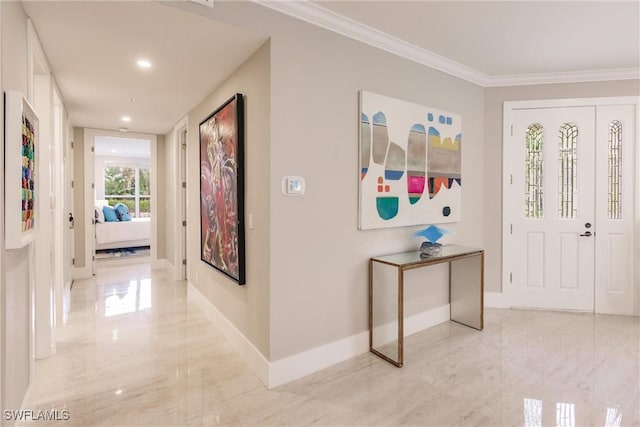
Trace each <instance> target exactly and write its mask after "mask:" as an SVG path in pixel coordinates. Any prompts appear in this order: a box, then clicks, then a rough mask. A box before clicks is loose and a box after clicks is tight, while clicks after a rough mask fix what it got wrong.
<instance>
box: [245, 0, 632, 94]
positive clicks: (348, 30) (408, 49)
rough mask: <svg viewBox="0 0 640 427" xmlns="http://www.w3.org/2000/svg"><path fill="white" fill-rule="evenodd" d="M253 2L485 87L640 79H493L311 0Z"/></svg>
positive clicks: (616, 73) (596, 75) (571, 75)
mask: <svg viewBox="0 0 640 427" xmlns="http://www.w3.org/2000/svg"><path fill="white" fill-rule="evenodd" d="M252 1H253V2H254V3H257V4H259V5H261V6H264V7H267V8H269V9H272V10H275V11H277V12H280V13H283V14H285V15H289V16H291V17H293V18H296V19H299V20H302V21H305V22H308V23H310V24H313V25H316V26H318V27H321V28H324V29H326V30H329V31H332V32H334V33H337V34H341V35H343V36H345V37H348V38H351V39H353V40H357V41H359V42H362V43H365V44H368V45H370V46H373V47H376V48H378V49H381V50H384V51H386V52H389V53H392V54H394V55H397V56H399V57H401V58H405V59H408V60H410V61H413V62H417V63H418V64H422V65H425V66H427V67H429V68H433V69H436V70H438V71H442V72H443V73H446V74H449V75H452V76H454V77H458V78H460V79H463V80H466V81H468V82H471V83H474V84H476V85H478V86H482V87H501V86H526V85H537V84H553V83H578V82H594V81H608V80H631V79H639V78H640V68H625V69H615V70H594V71H576V72H561V73H540V74H516V75H496V76H491V75H488V74H485V73H482V72H480V71H478V70H476V69H474V68H471V67H468V66H466V65H464V64H460V63H459V62H456V61H453V60H451V59H449V58H446V57H444V56H442V55H438V54H436V53H434V52H431V51H429V50H427V49H424V48H421V47H419V46H416V45H414V44H412V43H409V42H406V41H404V40H401V39H399V38H397V37H394V36H392V35H390V34H388V33H385V32H383V31H380V30H377V29H375V28H373V27H370V26H368V25H365V24H363V23H361V22H358V21H356V20H353V19H351V18H348V17H346V16H343V15H340V14H338V13H336V12H333V11H331V10H329V9H326V8H324V7H322V6H318V5H316V4H314V3H311V2H309V1H307V0H298V1H287V0H280V1H278V0H275V1H269V0H267V1H264V0H252Z"/></svg>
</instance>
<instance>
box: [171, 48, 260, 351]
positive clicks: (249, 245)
mask: <svg viewBox="0 0 640 427" xmlns="http://www.w3.org/2000/svg"><path fill="white" fill-rule="evenodd" d="M237 92H239V93H242V94H244V95H245V99H244V101H245V123H246V126H245V173H244V178H245V213H246V215H248V214H253V216H254V229H253V230H249V229H248V228H247V229H246V259H247V266H246V285H244V286H238V285H237V284H236V283H235V282H233V281H231V280H229V279H228V278H227V277H226V276H224V275H223V274H221V273H219V272H218V271H217V270H215V269H213V268H212V267H210V266H209V265H208V264H205V263H204V262H202V261H201V256H200V190H199V189H200V166H199V165H200V160H199V124H200V122H201V121H203V120H204V119H205V118H207V117H208V116H209V115H210V114H211V113H212V112H213V111H214V110H215V109H217V108H218V107H219V106H220V105H222V104H223V103H224V102H225V101H227V100H228V99H229V98H231V97H232V96H233V95H234V94H235V93H237ZM188 120H189V127H188V143H187V145H188V148H187V198H188V200H187V203H188V206H189V211H188V216H187V234H188V237H187V241H188V249H187V268H188V276H189V281H190V282H191V283H192V284H193V285H194V286H195V287H196V288H197V289H198V290H199V291H200V292H201V293H202V294H203V295H204V296H205V297H206V298H207V299H208V300H209V301H210V302H211V303H212V304H213V305H214V306H215V307H216V308H217V309H218V310H219V311H220V312H222V313H223V314H224V316H226V317H227V319H229V320H230V321H231V322H232V323H233V325H234V326H235V328H236V329H238V330H239V331H240V332H241V333H242V334H243V335H244V336H245V337H246V338H247V339H248V340H249V341H251V343H252V344H253V345H254V346H255V347H256V348H257V349H258V351H260V352H261V353H262V354H263V355H264V356H265V357H266V358H268V357H269V333H270V332H269V301H270V296H269V277H270V275H269V263H270V259H271V256H272V253H271V252H270V250H269V234H270V209H269V205H270V200H269V195H270V190H269V182H270V172H269V171H270V161H269V159H270V144H271V141H270V131H269V129H270V47H269V43H268V42H267V43H266V44H264V45H263V46H262V47H260V48H259V49H258V50H257V51H256V52H255V53H254V54H253V56H251V57H250V58H249V59H248V60H247V61H246V62H245V63H244V64H243V65H241V66H240V67H239V68H238V69H237V70H236V71H235V72H234V73H233V74H232V75H231V76H230V77H229V78H228V79H227V80H226V81H225V82H224V83H222V84H221V85H220V86H219V87H218V88H217V89H216V90H215V91H214V92H213V93H212V94H210V95H209V96H207V98H205V99H204V100H203V101H202V102H201V103H200V104H199V105H198V106H197V107H196V108H195V109H193V110H192V111H191V112H189V115H188ZM173 143H174V144H175V143H176V142H175V141H174V142H173Z"/></svg>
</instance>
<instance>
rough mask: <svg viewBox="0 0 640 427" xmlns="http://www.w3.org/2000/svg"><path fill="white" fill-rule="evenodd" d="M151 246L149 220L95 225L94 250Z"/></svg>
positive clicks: (141, 219) (139, 219)
mask: <svg viewBox="0 0 640 427" xmlns="http://www.w3.org/2000/svg"><path fill="white" fill-rule="evenodd" d="M150 244H151V218H133V219H131V221H118V222H98V223H96V249H97V250H102V249H119V248H133V247H137V246H149V245H150Z"/></svg>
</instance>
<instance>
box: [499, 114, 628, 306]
mask: <svg viewBox="0 0 640 427" xmlns="http://www.w3.org/2000/svg"><path fill="white" fill-rule="evenodd" d="M505 111H506V110H505ZM506 119H507V120H508V121H509V123H505V124H506V125H507V126H508V128H510V129H509V134H508V135H505V143H506V144H507V146H506V147H505V168H506V169H508V170H509V181H510V182H509V186H508V187H506V191H505V206H504V211H505V217H506V218H509V221H510V223H509V228H508V235H507V236H506V239H505V242H506V243H507V244H506V245H505V248H506V250H505V253H504V262H505V264H506V265H507V267H508V269H509V270H510V271H509V282H510V283H509V284H508V287H507V292H506V293H507V295H508V296H509V301H510V304H511V306H515V307H536V308H550V309H568V310H581V311H594V310H595V311H596V312H606V313H618V314H631V313H633V312H634V310H635V298H636V296H635V286H634V266H633V262H632V259H633V257H634V252H633V251H634V225H633V221H634V215H635V213H634V211H635V210H634V207H635V200H634V197H635V195H634V185H633V177H634V158H635V157H634V147H635V107H634V106H633V105H624V106H620V105H616V106H610V105H609V106H597V105H585V106H572V107H558V108H529V109H526V108H520V109H518V108H514V109H513V110H512V111H510V113H509V114H508V115H507V117H506ZM620 129H622V130H620ZM505 231H507V230H505Z"/></svg>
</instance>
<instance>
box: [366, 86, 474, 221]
mask: <svg viewBox="0 0 640 427" xmlns="http://www.w3.org/2000/svg"><path fill="white" fill-rule="evenodd" d="M359 154H360V155H359V157H360V167H359V175H360V186H359V193H360V200H359V227H360V229H361V230H367V229H375V228H389V227H400V226H408V225H418V224H431V223H444V222H456V221H460V219H461V195H462V167H461V166H462V117H461V116H459V115H457V114H454V113H449V112H447V111H443V110H439V109H437V108H432V107H425V106H422V105H418V104H413V103H410V102H407V101H402V100H399V99H395V98H390V97H387V96H383V95H378V94H375V93H372V92H366V91H361V92H360V151H359Z"/></svg>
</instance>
